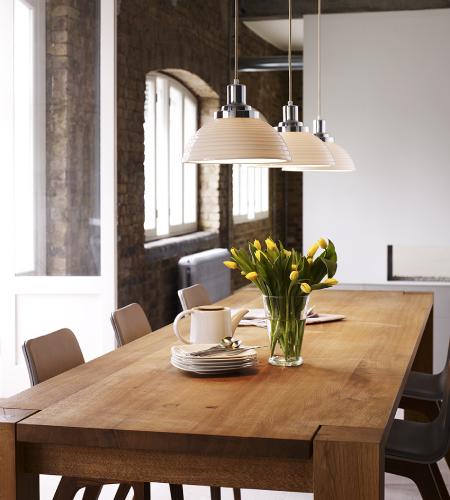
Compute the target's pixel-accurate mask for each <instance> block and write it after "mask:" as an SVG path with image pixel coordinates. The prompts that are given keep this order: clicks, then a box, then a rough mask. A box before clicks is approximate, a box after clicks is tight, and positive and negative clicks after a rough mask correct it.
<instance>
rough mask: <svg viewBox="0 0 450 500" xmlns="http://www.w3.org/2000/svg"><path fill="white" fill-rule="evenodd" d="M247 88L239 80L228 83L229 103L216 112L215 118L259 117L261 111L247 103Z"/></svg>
mask: <svg viewBox="0 0 450 500" xmlns="http://www.w3.org/2000/svg"><path fill="white" fill-rule="evenodd" d="M246 89H247V87H246V86H245V85H243V84H240V83H239V80H234V82H233V83H232V84H231V85H227V103H226V104H225V106H222V107H221V108H220V109H219V111H216V112H215V113H214V118H259V111H256V110H255V109H253V108H252V107H251V106H249V105H248V104H247V103H246V94H247V92H246Z"/></svg>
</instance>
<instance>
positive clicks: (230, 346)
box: [190, 337, 242, 356]
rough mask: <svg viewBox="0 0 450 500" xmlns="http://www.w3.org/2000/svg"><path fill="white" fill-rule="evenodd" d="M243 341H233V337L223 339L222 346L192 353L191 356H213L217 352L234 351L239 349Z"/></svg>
mask: <svg viewBox="0 0 450 500" xmlns="http://www.w3.org/2000/svg"><path fill="white" fill-rule="evenodd" d="M241 343H242V341H241V340H240V339H233V337H223V339H221V341H220V344H218V345H214V346H212V347H209V348H208V349H203V350H202V351H195V352H191V353H190V356H203V355H205V354H206V355H207V354H212V353H214V352H216V351H223V350H226V351H232V350H234V349H238V348H239V346H240V345H241Z"/></svg>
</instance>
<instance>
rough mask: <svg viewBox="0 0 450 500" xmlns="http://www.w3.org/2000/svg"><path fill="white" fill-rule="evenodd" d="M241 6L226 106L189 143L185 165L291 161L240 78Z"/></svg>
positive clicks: (235, 14) (237, 13)
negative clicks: (249, 103) (250, 102)
mask: <svg viewBox="0 0 450 500" xmlns="http://www.w3.org/2000/svg"><path fill="white" fill-rule="evenodd" d="M238 28H239V5H238V0H235V1H234V34H235V37H234V82H233V84H232V85H228V86H227V104H226V105H225V106H222V108H221V109H220V110H219V111H216V112H215V113H214V120H211V121H210V122H208V123H207V124H206V125H204V126H203V127H201V128H200V129H199V130H198V131H197V133H196V134H195V135H194V137H193V138H192V139H191V140H190V142H189V143H188V145H187V147H186V149H185V151H184V155H183V163H225V164H233V163H251V164H256V165H257V164H259V163H264V164H267V163H280V162H286V161H288V160H290V159H291V156H290V154H289V151H288V149H287V146H286V144H285V142H284V141H283V139H282V138H281V137H279V135H278V134H277V133H276V131H275V130H273V128H272V127H271V126H270V125H268V124H267V123H266V122H265V121H263V120H261V119H260V118H259V113H258V111H255V110H254V109H252V107H251V106H249V105H248V104H247V103H246V88H245V85H241V84H240V83H239V79H238V56H239V50H238V49H239V44H238V34H239V29H238Z"/></svg>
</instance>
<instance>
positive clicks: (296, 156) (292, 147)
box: [280, 132, 334, 172]
mask: <svg viewBox="0 0 450 500" xmlns="http://www.w3.org/2000/svg"><path fill="white" fill-rule="evenodd" d="M280 135H281V136H282V137H283V139H284V141H285V142H286V144H287V147H288V148H289V151H290V153H291V158H292V159H291V161H288V162H287V163H283V164H282V165H281V166H282V168H283V170H285V171H288V172H289V171H290V172H298V171H302V170H305V169H308V170H309V169H311V170H314V169H321V168H330V166H331V165H333V164H334V160H333V156H332V155H331V153H330V151H329V149H328V148H327V146H326V145H325V143H323V142H322V141H321V140H320V139H318V138H317V137H315V136H314V135H313V134H310V133H308V132H280Z"/></svg>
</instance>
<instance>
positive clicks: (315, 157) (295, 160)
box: [276, 0, 334, 172]
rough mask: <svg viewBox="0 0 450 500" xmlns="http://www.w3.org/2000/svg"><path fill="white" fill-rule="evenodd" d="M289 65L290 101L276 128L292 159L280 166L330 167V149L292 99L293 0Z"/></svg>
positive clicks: (287, 168) (297, 168)
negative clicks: (303, 119)
mask: <svg viewBox="0 0 450 500" xmlns="http://www.w3.org/2000/svg"><path fill="white" fill-rule="evenodd" d="M288 67H289V101H288V103H287V105H286V106H283V121H282V122H280V123H279V124H278V127H276V130H277V132H278V133H279V134H280V135H281V136H282V137H283V139H284V141H285V142H286V144H287V146H288V148H289V151H290V153H291V157H292V159H291V160H290V161H288V162H286V163H284V164H282V165H280V167H282V169H283V170H285V171H291V172H302V171H304V170H316V169H321V168H329V167H330V165H332V164H334V160H333V157H332V155H331V153H330V151H329V150H328V148H327V147H326V146H325V145H324V144H323V142H322V141H320V140H319V139H318V138H317V137H315V136H314V135H313V134H310V133H309V129H308V127H305V126H304V125H303V123H302V122H301V121H299V119H298V106H296V105H295V104H294V103H293V101H292V0H289V43H288Z"/></svg>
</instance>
